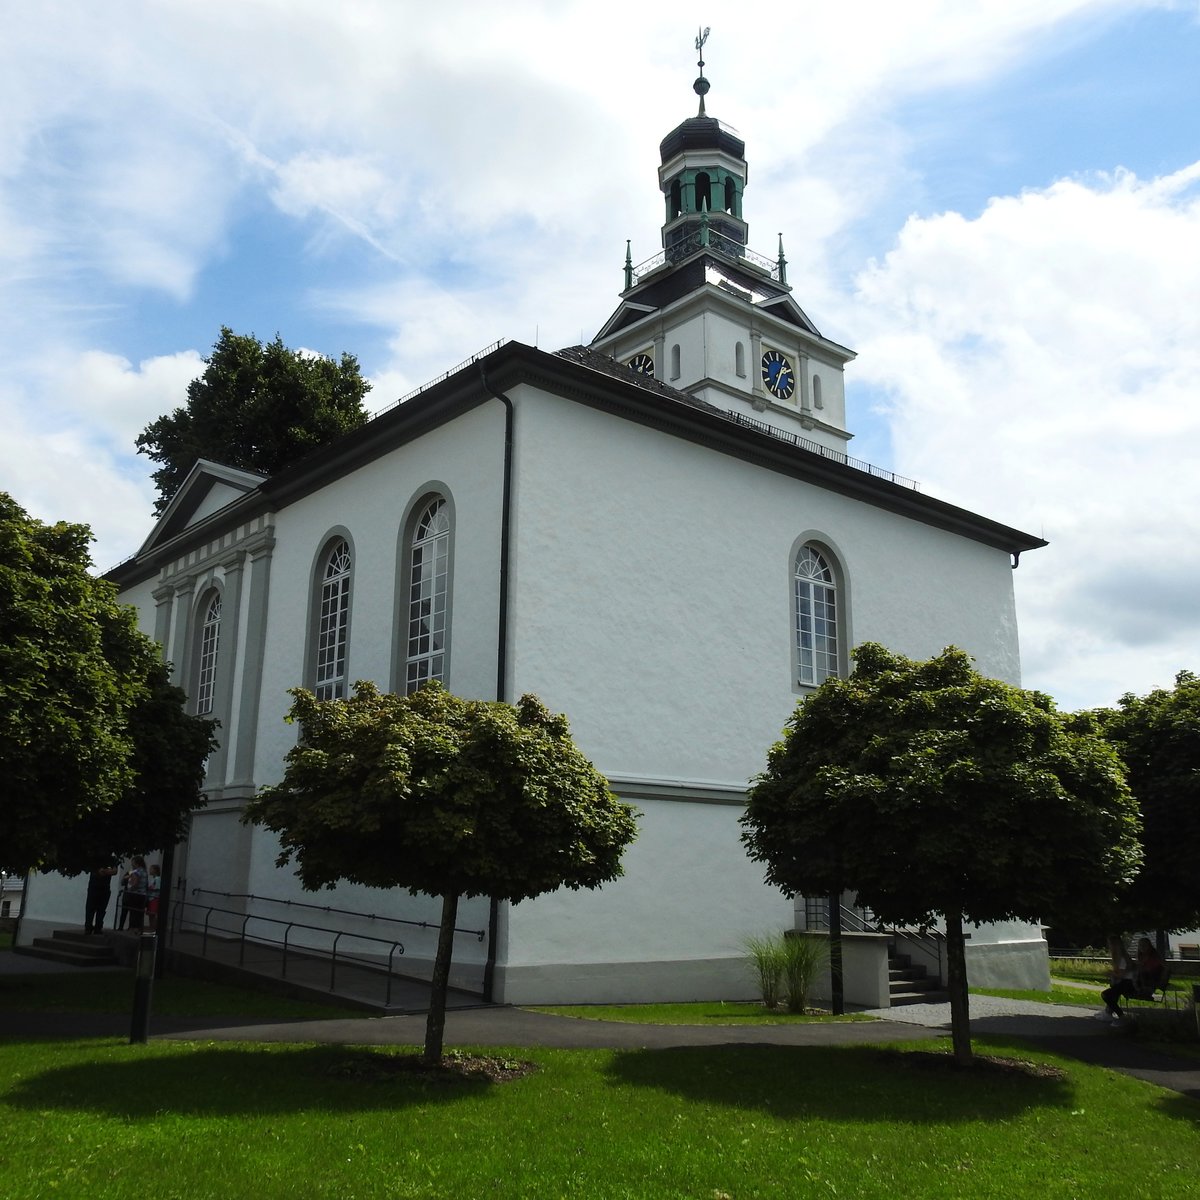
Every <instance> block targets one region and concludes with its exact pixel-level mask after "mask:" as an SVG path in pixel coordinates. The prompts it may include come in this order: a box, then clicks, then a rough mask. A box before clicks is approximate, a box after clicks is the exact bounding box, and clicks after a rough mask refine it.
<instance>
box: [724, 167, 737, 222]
mask: <svg viewBox="0 0 1200 1200" xmlns="http://www.w3.org/2000/svg"><path fill="white" fill-rule="evenodd" d="M725 211H726V212H727V213H733V214H734V216H736V215H737V184H736V183H734V182H733V176H732V175H726V176H725Z"/></svg>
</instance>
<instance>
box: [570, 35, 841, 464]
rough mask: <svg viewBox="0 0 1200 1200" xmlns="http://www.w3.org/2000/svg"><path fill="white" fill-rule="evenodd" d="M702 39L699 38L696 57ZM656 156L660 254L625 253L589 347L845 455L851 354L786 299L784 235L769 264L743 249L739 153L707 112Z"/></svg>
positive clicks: (705, 85)
mask: <svg viewBox="0 0 1200 1200" xmlns="http://www.w3.org/2000/svg"><path fill="white" fill-rule="evenodd" d="M707 36H708V31H707V30H705V31H704V33H703V34H701V35H700V36H699V37H698V38H697V39H696V49H697V50H700V51H701V54H703V45H704V41H705V39H706V38H707ZM699 66H700V75H699V78H697V80H696V82H695V84H694V85H693V87H694V90H695V92H696V94H697V95H698V96H699V98H700V109H699V112H698V113H697V114H696V116H694V117H690V118H688V119H687V120H686V121H684V122H683V123H682V124H681V125H678V126H676V128H674V129H673V130H671V132H670V133H668V134H667V136H666V137H665V138H663V140H662V142H661V144H660V146H659V155H660V163H661V165H660V166H659V169H658V183H659V188H660V189H661V191H662V194H663V202H664V221H663V226H662V250H661V251H659V252H658V253H657V254H656V255H655V256H654V257H653V258H651V259H649V260H648V261H647V262H644V263H642V264H640V265H639V266H636V267H635V266H634V265H633V258H632V255H631V253H630V249H629V245H628V243H627V244H626V251H625V287H624V290H623V291H622V292H621V304H620V306H619V307H618V308H617V310H616V311H615V312H614V313H613V314H612V316H611V317H609V319H608V320H607V321H606V322H605V323H604V326H603V328H602V329H601V330H600V332H599V333H598V334H597V335H596V337H595V339H594V340H593V341H592V343H591V348H592V349H593V350H599V351H601V352H603V353H605V354H608V355H610V356H611V357H612V358H615V359H616V360H617V361H618V362H620V363H623V364H624V365H626V366H627V367H629V368H630V369H631V370H634V371H639V372H641V373H642V374H645V375H651V376H653V377H654V378H655V379H658V380H659V381H661V382H662V383H665V384H669V385H670V386H671V387H674V388H678V389H680V390H682V391H685V392H688V393H689V394H690V395H692V396H694V397H696V398H697V399H700V400H704V401H707V402H708V403H710V404H713V405H715V406H717V407H718V408H722V409H725V410H726V411H729V412H733V413H738V414H740V415H741V416H743V417H745V418H749V419H752V420H755V421H758V422H762V423H765V424H769V425H772V426H775V427H776V428H779V429H781V430H786V431H787V432H790V433H794V434H796V435H798V436H800V437H803V438H805V439H806V440H808V441H811V442H815V443H817V444H819V445H820V446H822V447H824V448H826V449H828V450H832V451H835V452H837V453H844V452H845V449H846V443H847V442H848V441H849V439H850V437H851V436H852V435H851V434H850V433H849V432H848V431H847V429H846V404H845V387H844V380H843V373H842V372H843V368H844V367H845V365H846V363H847V362H849V361H850V360H851V359H852V358H853V357H854V354H853V352H852V351H850V350H847V349H846V348H845V347H844V346H839V345H838V344H837V343H836V342H832V341H830V340H829V339H827V338H824V337H822V336H821V334H820V332H819V331H818V330H817V328H816V326H815V325H814V324H813V323H812V321H810V320H809V318H808V317H807V316H806V315H805V313H804V311H803V310H802V309H801V308H800V306H799V305H798V304H797V303H796V301H795V300H794V299H793V297H792V289H791V286H790V285H789V284H788V281H787V261H786V259H785V258H784V254H783V237H782V235H780V237H779V246H778V252H777V254H776V256H775V258H773V259H772V258H766V257H763V256H762V255H760V254H756V253H755V252H754V251H752V250H751V249H749V247H748V245H747V234H748V229H749V227H748V226H747V224H746V220H745V218H744V216H743V214H742V198H743V194H744V192H745V189H746V184H747V179H748V174H749V171H748V166H747V163H746V146H745V143H744V142H743V141H742V139H741V138H740V137H738V136H737V134H736V133H734V131H733V130H732V129H730V128H729V127H728V126H726V125H724V124H722V123H721V122H720V121H718V120H717V119H716V118H715V117H710V116H708V115H707V113H706V111H705V99H704V98H705V96H706V95H707V93H708V90H709V86H710V85H709V81H708V80H707V79H706V78H705V76H704V59H703V57H701V59H700V63H699Z"/></svg>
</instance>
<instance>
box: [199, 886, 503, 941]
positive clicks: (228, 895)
mask: <svg viewBox="0 0 1200 1200" xmlns="http://www.w3.org/2000/svg"><path fill="white" fill-rule="evenodd" d="M200 892H203V893H204V894H205V895H206V896H220V897H222V898H223V899H225V900H261V901H264V902H266V903H268V904H284V905H287V906H289V907H295V908H311V909H313V910H314V911H316V912H324V913H337V914H338V915H339V916H344V917H365V918H366V919H367V920H368V921H391V922H393V923H394V924H397V925H412V926H415V927H416V928H418V929H440V928H441V923H440V922H438V921H414V920H411V919H410V918H408V917H381V916H379V915H378V914H376V913H368V912H361V911H358V910H356V909H353V908H333V907H332V906H330V905H328V904H309V903H308V902H307V901H304V900H281V899H280V898H279V897H278V896H256V895H255V894H254V893H253V892H218V891H214V890H213V889H212V888H202V887H196V888H192V895H193V896H195V895H197V894H198V893H200ZM454 932H455V933H469V934H472V935H473V936H474V937H476V938H477V939H478V940H479V941H481V942H482V941H483V939H484V938H485V937H487V930H486V929H464V928H463V927H462V926H460V925H455V926H454Z"/></svg>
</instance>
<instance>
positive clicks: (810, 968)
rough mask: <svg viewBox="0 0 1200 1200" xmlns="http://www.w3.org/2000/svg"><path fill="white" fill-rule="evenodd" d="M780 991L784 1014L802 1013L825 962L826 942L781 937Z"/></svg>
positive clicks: (799, 936)
mask: <svg viewBox="0 0 1200 1200" xmlns="http://www.w3.org/2000/svg"><path fill="white" fill-rule="evenodd" d="M782 941H783V947H782V953H783V990H784V994H785V995H786V996H787V1006H788V1012H794V1013H802V1012H804V1010H805V1009H806V1008H807V1007H808V994H809V992H811V991H812V985H813V983H814V982H815V980H816V978H817V976H818V975H819V974H820V973H821V972H822V971H823V970H824V969H825V966H826V965H827V963H828V962H829V942H828V940H827V939H825V938H816V937H813V936H812V935H811V934H807V933H791V934H785V935H784V936H783V939H782Z"/></svg>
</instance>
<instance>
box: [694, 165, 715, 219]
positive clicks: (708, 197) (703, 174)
mask: <svg viewBox="0 0 1200 1200" xmlns="http://www.w3.org/2000/svg"><path fill="white" fill-rule="evenodd" d="M706 209H707V210H708V211H709V212H712V183H711V181H710V180H709V177H708V172H707V171H700V172H699V173H698V174H697V175H696V211H697V212H704V211H705V210H706Z"/></svg>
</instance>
